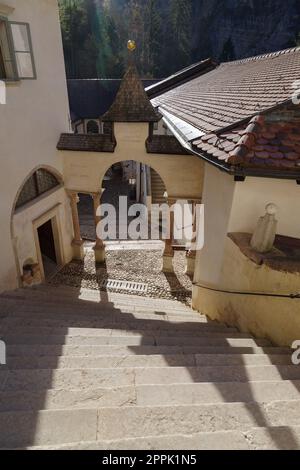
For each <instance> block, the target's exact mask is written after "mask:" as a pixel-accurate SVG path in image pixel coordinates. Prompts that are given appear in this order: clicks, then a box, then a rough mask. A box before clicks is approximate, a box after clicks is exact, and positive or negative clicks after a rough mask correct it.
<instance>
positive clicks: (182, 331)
mask: <svg viewBox="0 0 300 470" xmlns="http://www.w3.org/2000/svg"><path fill="white" fill-rule="evenodd" d="M23 323H27V324H20V322H17V321H6V322H5V323H3V324H2V326H3V329H4V330H3V331H5V329H6V330H8V331H9V329H10V328H12V327H13V331H14V334H16V333H22V334H33V333H35V334H39V335H49V334H52V335H53V334H54V335H57V334H58V335H64V334H66V333H67V334H70V335H72V336H76V335H85V336H92V335H94V334H95V335H96V336H112V335H114V336H123V335H124V336H136V335H146V334H148V335H150V336H190V337H199V336H202V335H206V336H207V335H210V334H213V336H218V335H220V336H222V335H225V336H226V335H227V336H228V337H230V336H231V335H233V336H241V335H243V337H248V338H249V337H251V336H250V335H249V334H247V333H240V332H238V331H237V330H236V329H234V328H226V327H223V328H222V327H218V326H217V327H215V326H213V325H212V326H209V325H203V327H198V328H197V329H195V328H194V327H191V328H189V329H188V328H184V327H182V328H180V327H177V328H173V327H171V326H169V325H168V327H166V328H164V329H159V328H157V329H150V328H146V327H144V328H143V327H141V328H137V329H133V330H131V329H128V327H127V326H126V325H124V326H123V328H121V326H122V325H121V326H119V325H118V324H116V325H115V326H113V325H111V326H110V328H109V327H108V326H107V327H106V328H102V327H97V326H94V327H86V328H85V327H82V326H75V325H74V326H66V327H65V326H61V325H60V326H59V324H57V325H56V326H52V325H43V322H42V323H41V322H38V321H37V322H36V325H32V323H31V321H30V320H26V322H23ZM30 323H31V326H29V324H30ZM1 330H2V328H1Z"/></svg>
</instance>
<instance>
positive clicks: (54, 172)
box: [11, 165, 63, 220]
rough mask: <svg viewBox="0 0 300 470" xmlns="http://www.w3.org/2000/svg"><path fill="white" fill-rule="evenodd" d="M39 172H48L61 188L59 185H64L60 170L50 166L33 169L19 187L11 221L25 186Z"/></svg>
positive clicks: (39, 166)
mask: <svg viewBox="0 0 300 470" xmlns="http://www.w3.org/2000/svg"><path fill="white" fill-rule="evenodd" d="M38 170H45V171H47V172H48V173H50V174H52V175H53V176H54V177H55V178H56V179H57V182H58V186H59V185H63V177H62V175H61V174H60V173H59V172H58V170H56V168H53V167H51V166H49V165H38V166H36V167H35V168H33V170H31V172H30V173H29V174H28V175H27V176H26V178H25V179H24V180H23V182H22V184H21V185H20V186H19V189H18V191H17V194H16V196H15V199H14V203H13V206H12V213H11V220H12V218H13V216H14V214H15V211H16V206H17V202H18V199H19V197H20V194H21V192H22V190H23V189H24V186H25V184H26V183H27V181H29V179H30V178H31V177H32V176H33V175H34V174H35V173H36V172H37V171H38ZM45 194H47V192H45Z"/></svg>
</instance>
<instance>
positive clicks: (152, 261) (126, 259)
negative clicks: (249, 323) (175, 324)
mask: <svg viewBox="0 0 300 470" xmlns="http://www.w3.org/2000/svg"><path fill="white" fill-rule="evenodd" d="M159 244H160V245H159ZM92 245H93V244H92V243H86V244H85V252H86V256H85V259H84V261H83V262H80V261H72V262H71V263H69V264H68V265H67V266H65V267H64V268H63V269H62V270H61V271H60V272H59V273H58V274H56V275H55V276H54V278H52V280H51V281H50V283H51V284H54V285H66V286H73V287H84V288H88V289H95V290H100V286H101V284H102V282H103V280H106V279H115V280H120V281H134V282H142V283H144V284H146V285H147V292H146V293H145V292H141V295H143V296H147V297H152V298H163V299H176V300H179V301H181V302H183V303H186V304H188V305H189V304H190V303H191V290H192V282H191V279H190V277H189V276H187V275H186V274H184V269H185V253H184V252H182V251H177V252H175V256H174V260H173V264H174V270H175V272H174V274H166V273H162V272H161V268H162V251H163V243H162V242H157V244H156V249H153V247H154V246H155V245H153V243H152V242H150V243H146V242H118V243H112V242H110V243H108V246H107V249H106V263H105V265H103V266H101V265H96V264H95V257H94V252H93V249H92ZM129 247H130V249H128V248H129ZM112 291H113V292H120V293H122V292H124V291H122V289H121V290H119V289H112ZM126 293H127V294H130V293H132V294H133V295H137V293H136V292H126Z"/></svg>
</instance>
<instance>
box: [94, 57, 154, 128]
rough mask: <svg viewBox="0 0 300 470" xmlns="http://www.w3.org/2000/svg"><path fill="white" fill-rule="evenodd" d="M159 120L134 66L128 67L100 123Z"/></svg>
mask: <svg viewBox="0 0 300 470" xmlns="http://www.w3.org/2000/svg"><path fill="white" fill-rule="evenodd" d="M160 118H161V116H160V115H159V113H158V112H157V111H156V110H155V108H154V107H153V106H152V104H151V102H150V100H149V98H148V96H147V94H146V92H145V90H144V88H143V85H142V82H141V80H140V78H139V76H138V72H137V69H136V67H135V65H133V64H131V65H129V67H128V69H127V72H126V73H125V75H124V78H123V80H122V83H121V86H120V88H119V91H118V93H117V96H116V99H115V101H114V102H113V104H112V105H111V107H110V108H109V110H108V111H107V112H106V113H105V114H104V115H103V116H102V118H101V119H102V121H108V122H156V121H159V120H160Z"/></svg>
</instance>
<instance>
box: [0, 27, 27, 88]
mask: <svg viewBox="0 0 300 470" xmlns="http://www.w3.org/2000/svg"><path fill="white" fill-rule="evenodd" d="M0 78H2V79H8V80H9V79H10V80H18V79H34V78H36V72H35V65H34V59H33V52H32V43H31V35H30V28H29V25H28V24H27V23H17V22H15V21H14V22H10V21H8V20H7V19H6V18H0Z"/></svg>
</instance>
